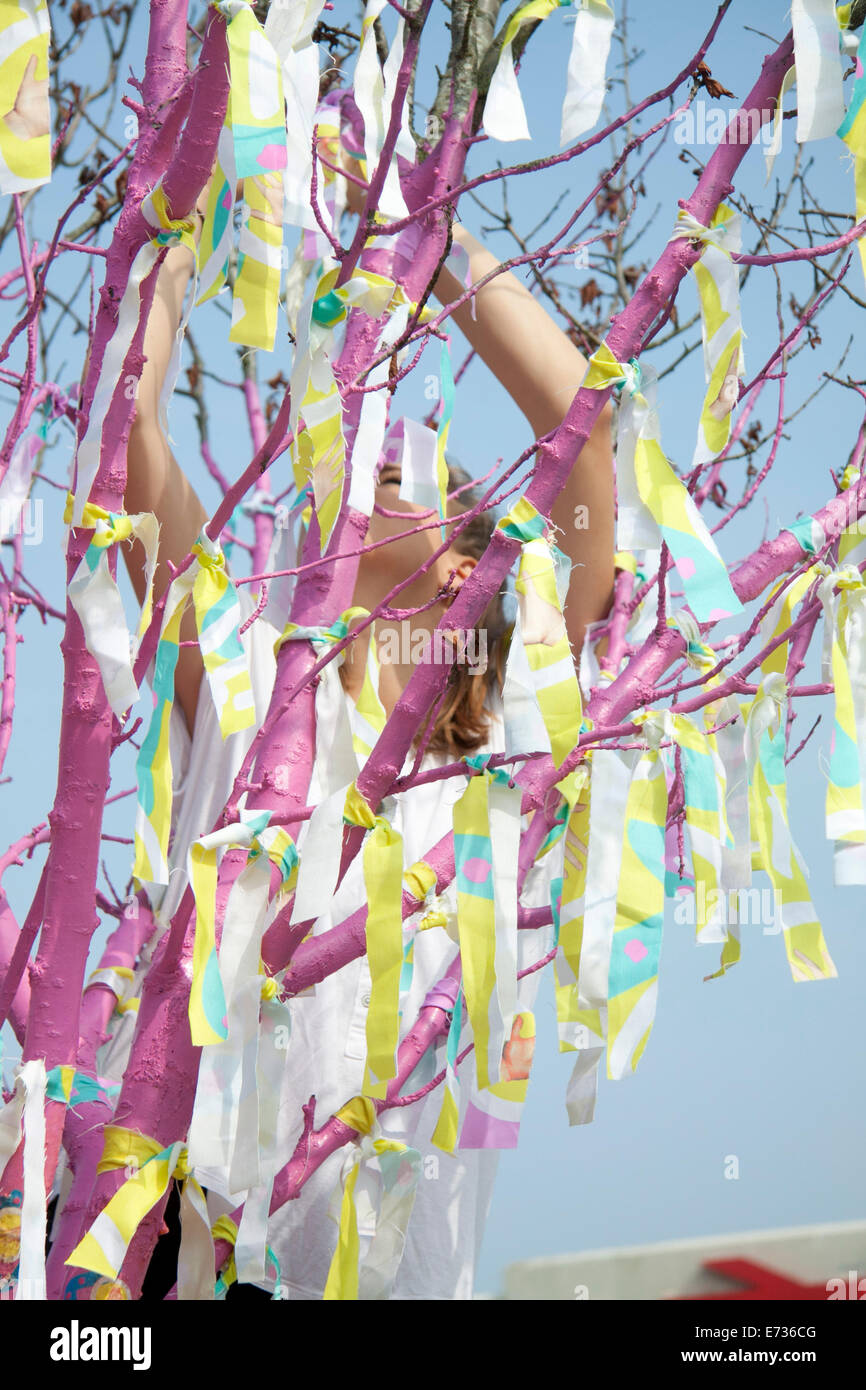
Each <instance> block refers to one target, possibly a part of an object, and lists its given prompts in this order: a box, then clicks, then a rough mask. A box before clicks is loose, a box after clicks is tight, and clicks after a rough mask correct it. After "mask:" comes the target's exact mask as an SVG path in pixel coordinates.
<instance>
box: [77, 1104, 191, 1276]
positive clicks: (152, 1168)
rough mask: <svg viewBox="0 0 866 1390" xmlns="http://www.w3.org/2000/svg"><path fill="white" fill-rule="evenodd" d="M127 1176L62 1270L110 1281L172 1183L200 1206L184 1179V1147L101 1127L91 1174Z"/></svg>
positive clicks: (113, 1127)
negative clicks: (180, 1185) (182, 1186)
mask: <svg viewBox="0 0 866 1390" xmlns="http://www.w3.org/2000/svg"><path fill="white" fill-rule="evenodd" d="M118 1168H124V1169H127V1170H132V1173H131V1176H129V1177H127V1180H126V1182H125V1183H123V1185H122V1187H120V1188H118V1190H117V1192H115V1194H114V1196H113V1197H112V1198H111V1200H110V1201H109V1202H108V1204H107V1205H106V1206H105V1207H104V1208H103V1210H102V1211H101V1212H100V1213H99V1215H98V1216H97V1218H96V1220H95V1221H94V1223H93V1225H92V1226H91V1227H90V1230H89V1231H88V1232H87V1234H86V1235H85V1236H84V1238H83V1240H81V1241H79V1243H78V1245H77V1246H76V1247H75V1249H74V1250H73V1252H72V1254H71V1255H70V1256H69V1258H68V1259H67V1260H66V1264H67V1265H74V1266H76V1267H77V1268H79V1269H91V1270H94V1271H95V1272H96V1273H97V1274H102V1275H104V1276H105V1277H106V1278H108V1279H116V1278H117V1276H118V1274H119V1273H120V1269H121V1266H122V1264H123V1261H124V1259H125V1257H126V1252H127V1250H128V1248H129V1244H130V1241H131V1240H132V1238H133V1236H134V1235H135V1232H136V1231H137V1230H138V1227H139V1225H140V1224H141V1222H142V1221H143V1220H144V1218H145V1216H146V1215H147V1213H148V1212H149V1211H150V1210H151V1209H152V1208H153V1207H154V1206H156V1203H157V1202H158V1201H159V1200H160V1198H161V1197H163V1196H164V1195H165V1193H166V1191H167V1190H168V1185H169V1183H170V1182H171V1180H172V1178H177V1179H179V1180H181V1181H189V1182H190V1183H191V1184H192V1186H193V1188H194V1189H195V1192H196V1196H197V1197H198V1198H200V1201H201V1204H202V1205H203V1204H204V1194H203V1193H202V1191H201V1188H200V1187H199V1185H198V1183H197V1182H196V1181H195V1179H193V1178H190V1173H189V1164H188V1159H187V1150H186V1146H185V1145H184V1144H182V1143H175V1144H169V1145H163V1144H160V1143H159V1141H158V1140H156V1139H151V1138H150V1137H149V1136H148V1135H146V1134H139V1133H137V1132H136V1131H135V1130H131V1129H126V1128H124V1127H123V1126H122V1125H106V1126H105V1133H104V1141H103V1150H102V1157H101V1159H100V1161H99V1163H98V1165H97V1169H96V1171H97V1173H107V1172H112V1171H114V1170H116V1169H118Z"/></svg>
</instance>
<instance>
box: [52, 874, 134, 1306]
mask: <svg viewBox="0 0 866 1390" xmlns="http://www.w3.org/2000/svg"><path fill="white" fill-rule="evenodd" d="M133 904H134V910H133V908H132V907H131V906H130V905H128V906H127V908H126V911H125V912H124V915H123V917H122V919H121V922H120V925H119V926H118V928H117V930H116V931H114V932H112V934H111V936H110V937H109V939H108V941H107V942H106V944H105V949H104V950H103V952H102V956H101V957H100V961H99V965H100V968H102V969H111V968H116V967H121V968H124V969H127V970H131V969H133V968H134V966H135V963H136V961H137V959H138V956H139V953H140V952H141V949H142V947H143V946H144V945H145V944H146V943H147V942H148V941H149V940H150V938H151V937H152V936H153V933H154V931H155V929H156V922H155V921H154V918H153V914H152V913H151V911H150V908H149V907H148V905H147V903H146V901H144V897H143V895H140V898H134V899H133ZM115 1007H116V997H115V994H114V992H113V990H112V989H111V988H110V986H109V985H107V984H102V983H99V982H98V981H95V982H94V983H93V984H89V985H88V986H87V988H86V989H85V991H84V996H83V999H82V1004H81V1042H80V1045H79V1052H78V1062H77V1064H76V1065H77V1069H78V1071H81V1072H85V1073H86V1074H87V1075H88V1076H96V1052H97V1048H98V1047H99V1046H100V1045H101V1044H102V1043H103V1042H105V1041H106V1036H105V1034H106V1028H107V1027H108V1023H109V1020H110V1019H111V1016H112V1014H113V1013H114V1010H115ZM112 1114H113V1108H112V1106H111V1105H109V1104H108V1103H107V1102H105V1101H103V1100H99V1101H92V1102H90V1101H89V1102H86V1103H83V1104H79V1105H76V1106H74V1107H72V1108H70V1109H69V1110H68V1111H67V1112H66V1123H65V1125H64V1127H63V1147H64V1149H65V1151H66V1155H67V1158H68V1159H69V1166H70V1169H71V1171H72V1185H71V1187H70V1189H69V1192H68V1193H67V1196H66V1200H65V1202H64V1204H63V1210H62V1211H61V1212H60V1215H59V1217H58V1218H57V1219H56V1220H55V1223H54V1229H53V1233H52V1242H51V1252H50V1255H49V1257H48V1262H47V1265H46V1277H47V1293H48V1297H49V1299H62V1297H63V1290H64V1287H65V1285H66V1283H67V1282H68V1278H69V1270H68V1268H67V1266H66V1264H65V1261H66V1259H67V1257H68V1256H69V1255H70V1254H71V1252H72V1251H73V1250H74V1249H75V1246H76V1245H77V1244H78V1241H79V1240H80V1239H81V1237H82V1235H83V1234H84V1231H83V1220H84V1214H85V1210H86V1206H87V1200H88V1198H89V1196H90V1193H91V1191H92V1189H93V1184H94V1182H95V1180H96V1167H97V1164H98V1163H99V1160H100V1158H101V1157H102V1144H103V1129H104V1126H105V1125H106V1124H109V1123H110V1122H111V1119H112Z"/></svg>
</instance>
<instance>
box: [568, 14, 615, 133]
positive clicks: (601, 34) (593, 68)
mask: <svg viewBox="0 0 866 1390" xmlns="http://www.w3.org/2000/svg"><path fill="white" fill-rule="evenodd" d="M613 24H614V18H613V10H612V8H611V6H610V5H608V4H606V3H605V0H584V3H583V4H581V7H580V9H579V10H578V12H577V15H576V16H575V20H574V37H573V39H572V41H571V54H570V55H569V59H568V83H567V86H566V90H565V101H564V102H563V106H562V123H561V128H560V134H559V144H560V148H561V147H562V146H563V145H570V144H571V143H572V141H573V140H578V139H579V138H580V136H581V135H584V134H585V133H586V131H588V130H592V128H593V126H594V125H595V123H596V121H597V120H598V118H599V116H600V115H601V108H602V106H603V105H604V95H605V70H606V68H607V60H608V55H609V53H610V41H611V37H612V35H613Z"/></svg>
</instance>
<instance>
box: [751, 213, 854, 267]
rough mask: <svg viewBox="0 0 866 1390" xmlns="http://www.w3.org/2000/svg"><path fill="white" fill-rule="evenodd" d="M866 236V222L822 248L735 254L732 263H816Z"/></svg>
mask: <svg viewBox="0 0 866 1390" xmlns="http://www.w3.org/2000/svg"><path fill="white" fill-rule="evenodd" d="M864 235H866V221H863V222H858V223H856V225H855V226H853V227H850V228H849V229H848V231H847V232H843V233H842V235H841V236H837V237H835V238H834V240H833V241H825V242H823V243H822V245H820V246H800V247H797V248H796V249H795V250H793V251H776V252H773V253H771V254H769V255H766V256H750V255H749V254H748V253H747V252H745V251H743V252H739V251H738V252H734V254H733V255H732V256H731V260H732V261H736V263H737V265H783V264H784V263H785V262H786V261H815V260H818V258H819V257H820V256H832V254H833V252H834V251H842V250H844V248H845V247H846V246H850V244H851V242H852V241H859V239H860V237H861V236H864Z"/></svg>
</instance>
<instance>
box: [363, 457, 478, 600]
mask: <svg viewBox="0 0 866 1390" xmlns="http://www.w3.org/2000/svg"><path fill="white" fill-rule="evenodd" d="M400 482H401V471H400V465H399V463H384V464H383V465H382V467H381V469H380V471H379V476H378V478H377V480H376V492H375V503H374V510H373V515H372V516H371V517H370V525H369V527H368V530H367V538H366V542H365V553H364V554H363V555H362V557H361V561H360V564H359V567H358V581H357V586H356V593H355V597H356V601H357V602H359V603H362V604H363V605H364V607H366V608H370V607H371V606H372V603H373V602H376V603H379V602H381V600H382V599H383V598H385V596H386V594H389V593H390V592H391V590H392V589H393V588H394V586H395V585H396V584H399V583H400V582H401V581H402V580H404V579H407V578H408V577H409V576H410V575H413V574H415V573H416V572H417V571H418V570H419V569H420V568H421V566H422V565H424V564H425V563H428V562H429V561H430V559H431V556H433V555H434V554H435V552H436V551H437V550H438V549H439V547H440V546H441V544H442V538H441V530H440V526H439V522H438V519H437V518H436V517H435V516H434V515H433V514H431V513H430V512H429V510H428V509H427V508H426V507H422V506H419V505H418V504H417V503H414V502H406V501H404V500H403V499H402V498H401V497H400V495H399V493H400ZM387 513H392V515H387ZM417 528H420V529H417ZM404 532H411V533H412V534H409V535H404V534H403V533H404ZM394 537H399V538H400V539H391V538H394ZM388 540H390V544H388V545H382V544H381V542H383V541H388ZM376 547H377V548H376ZM474 567H475V560H474V559H473V558H472V557H471V556H467V555H463V554H462V553H461V552H460V551H459V550H457V549H455V548H454V547H449V548H448V550H446V551H445V552H444V553H443V554H442V555H440V556H439V557H438V558H437V559H436V560H435V561H434V562H433V564H432V565H430V566H429V568H428V569H427V570H426V571H425V572H424V573H423V574H421V575H419V576H418V578H417V579H415V580H413V581H412V583H411V584H408V585H407V586H406V588H404V589H401V591H400V593H399V594H398V595H397V596H395V599H394V603H395V606H396V607H400V608H412V607H418V606H420V605H421V604H425V603H429V602H430V600H432V599H433V598H434V597H435V595H436V594H437V593H438V592H439V590H440V589H442V588H444V586H445V585H446V584H447V583H448V580H449V575H450V574H451V571H452V570H454V571H457V573H456V575H455V577H454V579H453V581H452V589H453V590H454V591H455V592H456V590H457V589H458V588H459V586H460V584H461V583H462V581H463V580H464V579H465V578H466V577H467V575H468V574H469V573H471V571H472V569H473V568H474Z"/></svg>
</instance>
